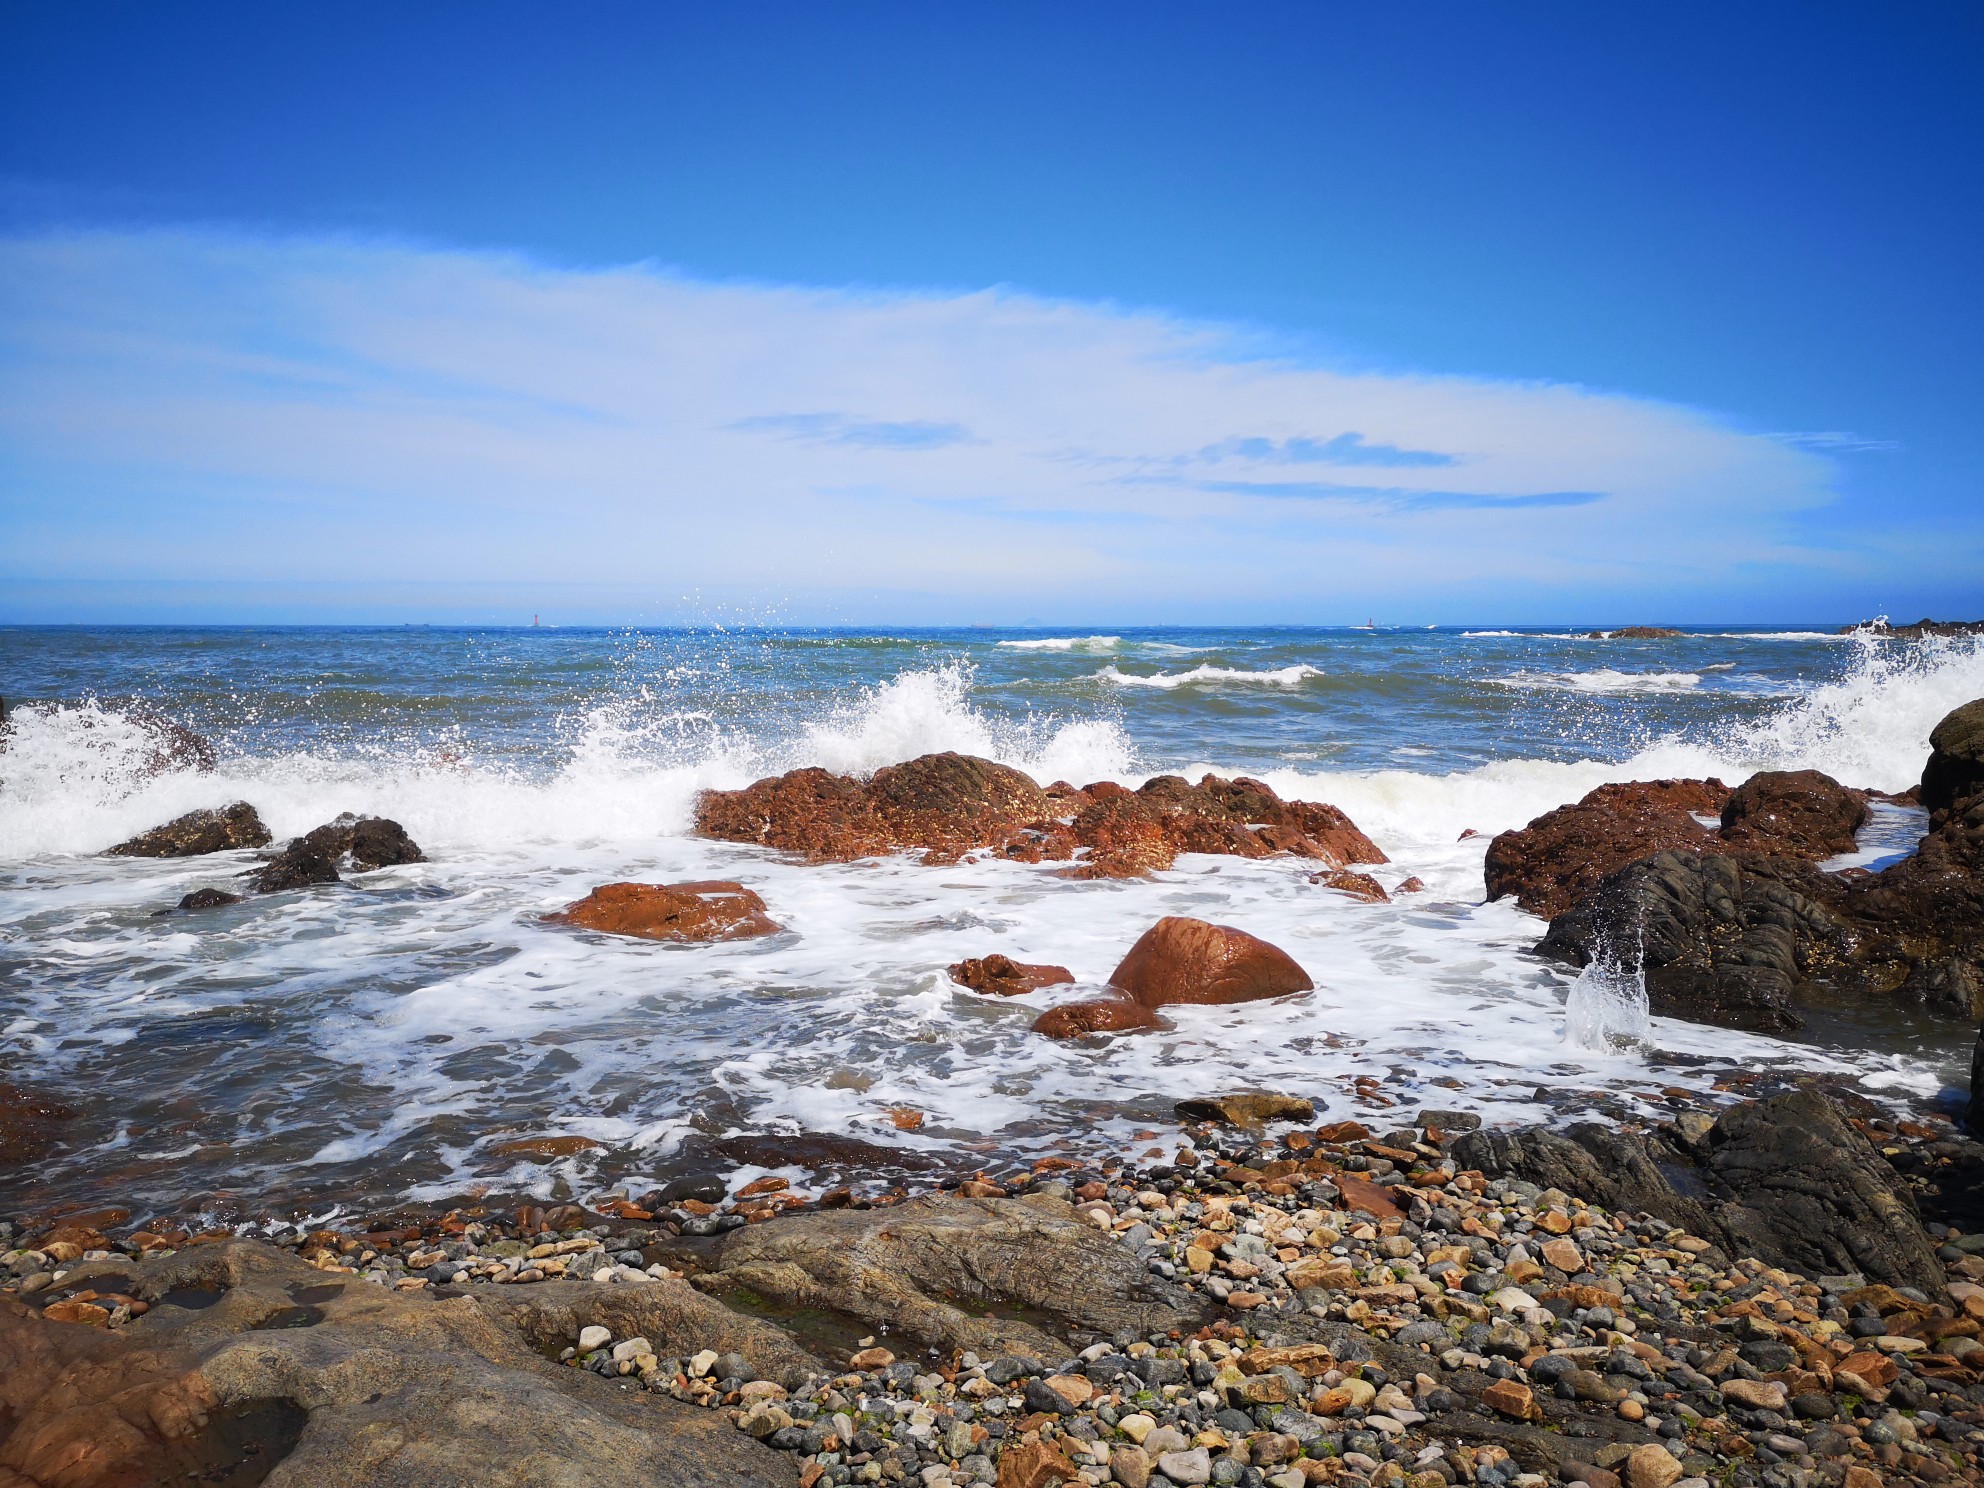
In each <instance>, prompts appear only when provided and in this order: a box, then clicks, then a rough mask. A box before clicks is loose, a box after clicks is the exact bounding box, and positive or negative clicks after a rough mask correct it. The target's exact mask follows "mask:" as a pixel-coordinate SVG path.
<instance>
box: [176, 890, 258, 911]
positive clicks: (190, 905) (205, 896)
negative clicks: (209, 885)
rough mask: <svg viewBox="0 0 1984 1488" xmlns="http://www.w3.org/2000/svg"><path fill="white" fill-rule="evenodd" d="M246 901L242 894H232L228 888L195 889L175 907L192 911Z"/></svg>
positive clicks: (217, 907)
mask: <svg viewBox="0 0 1984 1488" xmlns="http://www.w3.org/2000/svg"><path fill="white" fill-rule="evenodd" d="M244 902H245V901H244V899H243V897H242V896H241V895H240V894H230V893H228V891H227V890H226V889H195V890H193V892H192V893H190V894H185V895H182V896H181V897H180V900H179V903H178V904H177V905H175V906H174V908H176V909H183V910H186V911H187V912H188V913H191V912H193V911H196V910H202V909H225V908H227V906H228V905H230V904H241V903H244Z"/></svg>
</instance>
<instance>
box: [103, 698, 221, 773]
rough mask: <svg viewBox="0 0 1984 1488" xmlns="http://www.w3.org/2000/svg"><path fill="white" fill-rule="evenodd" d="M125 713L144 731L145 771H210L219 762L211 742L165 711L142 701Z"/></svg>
mask: <svg viewBox="0 0 1984 1488" xmlns="http://www.w3.org/2000/svg"><path fill="white" fill-rule="evenodd" d="M125 716H126V717H127V718H129V719H130V720H131V721H132V722H134V723H136V724H137V725H138V726H139V728H141V729H142V730H143V731H144V734H145V737H146V742H147V749H146V755H145V762H144V766H143V770H144V773H145V774H147V775H165V774H169V773H171V772H172V771H175V770H192V771H194V772H196V773H198V774H201V775H207V774H211V773H212V771H213V768H214V765H215V764H216V763H217V762H218V755H217V754H216V752H215V750H214V746H213V744H212V743H211V742H210V741H209V740H208V739H206V738H205V737H204V736H203V735H200V734H196V733H194V732H193V730H191V729H189V728H187V727H186V725H185V724H183V723H179V722H177V721H176V720H174V719H171V718H167V717H166V716H165V715H164V714H162V713H158V712H155V711H153V710H152V709H150V708H147V707H144V706H142V705H140V706H138V707H134V708H131V709H128V710H126V714H125Z"/></svg>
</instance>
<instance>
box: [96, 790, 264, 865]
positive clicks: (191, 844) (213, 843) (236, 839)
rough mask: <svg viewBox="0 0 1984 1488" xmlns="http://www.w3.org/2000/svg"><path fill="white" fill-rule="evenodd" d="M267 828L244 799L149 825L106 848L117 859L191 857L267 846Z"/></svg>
mask: <svg viewBox="0 0 1984 1488" xmlns="http://www.w3.org/2000/svg"><path fill="white" fill-rule="evenodd" d="M269 840H270V839H269V829H268V828H267V827H265V826H263V825H262V818H261V816H260V815H259V814H258V813H257V812H256V810H255V808H254V807H253V806H251V805H249V804H248V803H247V802H246V801H236V802H235V803H234V804H233V805H232V806H222V807H218V808H214V809H208V810H201V811H189V812H187V813H186V814H185V815H184V816H181V817H176V818H175V819H173V820H172V821H169V822H167V823H166V824H165V825H164V826H162V827H153V828H152V829H151V830H150V831H149V832H142V833H140V834H139V835H138V836H136V837H133V838H132V839H131V840H130V841H128V842H120V843H118V844H117V846H115V847H113V848H111V849H109V852H110V853H111V855H112V856H115V857H120V858H193V857H199V856H202V855H203V854H206V853H217V852H234V851H236V850H238V849H241V848H246V847H267V846H268V845H269Z"/></svg>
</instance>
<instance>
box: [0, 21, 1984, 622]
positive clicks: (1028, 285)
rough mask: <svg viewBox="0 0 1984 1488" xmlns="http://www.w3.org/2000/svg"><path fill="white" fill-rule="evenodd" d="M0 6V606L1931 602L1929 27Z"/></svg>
mask: <svg viewBox="0 0 1984 1488" xmlns="http://www.w3.org/2000/svg"><path fill="white" fill-rule="evenodd" d="M408 11H417V12H418V13H417V14H412V15H409V14H407V13H406V12H408ZM0 25H4V28H5V29H4V32H0V260H4V262H0V395H4V401H0V441H4V447H3V452H0V619H49V620H52V619H69V618H74V619H89V618H136V619H143V618H159V619H181V618H211V619H216V620H226V619H237V618H304V619H314V618H321V619H335V618H362V619H393V618H403V617H405V618H469V619H482V618H515V617H516V612H518V611H527V610H533V609H540V610H541V609H546V608H553V607H554V606H555V609H554V613H558V614H561V615H562V616H563V617H564V618H569V619H574V620H577V619H594V620H638V619H647V620H659V619H669V618H684V617H694V616H695V615H696V614H697V613H699V612H700V611H704V610H721V609H725V608H728V609H731V610H735V611H738V612H747V611H748V612H750V613H762V614H767V615H771V614H775V615H778V616H780V617H783V618H789V619H793V620H822V621H851V622H860V621H865V620H888V619H897V620H933V621H947V620H990V621H999V620H1013V619H1019V618H1023V617H1040V618H1044V619H1049V620H1060V619H1067V620H1071V621H1073V620H1084V619H1096V620H1115V621H1118V622H1122V623H1127V622H1131V621H1162V620H1167V619H1176V620H1181V621H1182V620H1218V619H1232V620H1284V621H1320V622H1326V623H1327V622H1332V621H1354V620H1361V619H1362V618H1364V616H1365V615H1366V614H1367V613H1378V614H1381V615H1384V616H1386V617H1388V618H1395V619H1398V620H1401V621H1434V620H1458V621H1475V620H1486V619H1494V620H1505V621H1519V620H1530V619H1533V620H1538V621H1549V620H1556V619H1579V618H1609V619H1637V618H1662V619H1690V618H1699V619H1705V620H1706V619H1715V620H1740V619H1748V618H1754V619H1759V620H1764V619H1790V618H1806V619H1816V618H1840V619H1845V618H1850V617H1854V616H1858V615H1862V614H1866V613H1873V612H1876V611H1891V612H1893V613H1895V614H1897V615H1907V616H1911V617H1912V616H1914V615H1918V614H1921V613H1924V612H1937V613H1958V612H1961V613H1964V614H1969V615H1975V614H1984V502H1980V500H1979V497H1978V491H1979V482H1980V478H1984V419H1980V417H1979V414H1980V412H1981V411H1984V369H1981V368H1980V357H1979V355H1978V351H1977V348H1978V347H1979V346H1984V276H1980V274H1979V273H1978V271H1977V267H1976V264H1977V262H1978V261H1979V258H1980V246H1979V245H1980V237H1981V236H1984V235H1980V231H1979V229H1980V227H1984V221H1980V218H1984V207H1980V192H1979V187H1980V180H1979V177H1980V173H1984V148H1980V147H1984V129H1980V113H1984V86H1980V84H1984V46H1981V45H1980V43H1984V12H1979V11H1978V10H1977V9H1976V8H1975V7H1974V6H1958V5H1944V6H1938V5H1921V6H1906V7H1883V8H1878V9H1877V8H1873V7H1865V6H1847V5H1812V4H1801V5H1771V4H1757V5H1745V6H1741V7H1726V6H1714V7H1711V6H1706V5H1703V6H1687V5H1663V6H1659V7H1642V8H1639V9H1637V10H1629V9H1628V8H1625V7H1597V8H1594V7H1582V6H1572V5H1514V6H1504V7H1482V6H1475V5H1457V4H1456V5H1440V4H1433V5H1421V6H1414V7H1411V8H1409V9H1408V8H1400V7H1378V6H1360V7H1349V6H1319V5H1315V4H1301V5H1242V6H1227V7H1218V8H1214V7H1205V6H1196V5H1194V6H1187V5H1165V4H1159V5H1137V6H1117V5H1108V4H1097V5H1087V6H1082V7H1067V6H1058V5H1057V6H1047V5H1040V6H1030V5H1012V4H1007V5H999V6H982V7H963V6H949V5H936V6H908V5H891V6H882V5H861V4H850V5H837V6H831V7H826V6H815V5H805V6H801V5H756V6H748V7H712V6H696V7H689V6H671V5H642V6H634V5H613V4H602V5H593V6H587V7H558V8H554V7H549V6H513V5H500V4H498V5H477V6H473V7H470V6H466V5H461V6H450V5H436V6H429V7H403V6H396V7H384V6H378V7H372V6H366V5H363V4H352V5H344V6H339V7H335V8H332V9H328V10H327V9H324V8H321V7H309V8H303V7H293V6H285V5H280V4H260V5H253V6H250V5H239V6H231V5H222V4H210V5H202V6H200V7H192V8H189V7H164V6H156V5H153V6H136V5H131V6H105V5H92V4H88V3H68V4H63V5H53V4H23V3H16V4H13V5H11V6H9V7H7V8H6V10H5V12H4V19H0ZM546 596H550V598H549V599H547V598H546ZM526 618H527V617H526ZM547 618H549V616H547Z"/></svg>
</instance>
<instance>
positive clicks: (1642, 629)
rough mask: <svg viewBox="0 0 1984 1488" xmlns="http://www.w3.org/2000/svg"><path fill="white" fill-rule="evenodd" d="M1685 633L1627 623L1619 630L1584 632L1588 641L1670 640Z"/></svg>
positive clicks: (1662, 626) (1661, 627)
mask: <svg viewBox="0 0 1984 1488" xmlns="http://www.w3.org/2000/svg"><path fill="white" fill-rule="evenodd" d="M1685 634H1687V632H1686V631H1680V630H1669V629H1668V628H1667V627H1666V626H1664V625H1628V626H1626V627H1624V628H1623V629H1620V630H1594V631H1590V632H1588V633H1587V634H1586V636H1585V639H1586V640H1588V641H1671V640H1675V639H1677V638H1679V637H1680V636H1683V635H1685Z"/></svg>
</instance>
